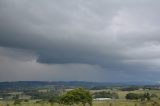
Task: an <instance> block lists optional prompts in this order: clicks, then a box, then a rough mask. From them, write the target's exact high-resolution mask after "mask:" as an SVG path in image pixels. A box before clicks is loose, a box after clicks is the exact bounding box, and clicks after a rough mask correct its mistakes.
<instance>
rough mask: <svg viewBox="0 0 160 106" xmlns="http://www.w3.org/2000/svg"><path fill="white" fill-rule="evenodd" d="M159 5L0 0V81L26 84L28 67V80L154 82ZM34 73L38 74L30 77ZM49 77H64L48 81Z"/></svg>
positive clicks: (145, 0)
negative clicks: (22, 81)
mask: <svg viewBox="0 0 160 106" xmlns="http://www.w3.org/2000/svg"><path fill="white" fill-rule="evenodd" d="M159 4H160V2H159V1H151V0H136V1H129V0H123V1H122V0H109V1H106V0H102V1H97V0H92V1H90V0H77V1H75V0H70V1H66V0H62V1H59V0H45V1H43V0H34V1H28V0H12V1H11V0H1V1H0V46H1V48H0V58H2V59H3V60H4V61H0V66H2V64H3V67H2V68H1V69H0V72H1V73H2V74H1V75H2V76H9V77H2V78H1V79H0V80H2V81H3V80H28V79H29V78H28V79H27V78H24V79H23V76H24V74H23V73H24V72H26V67H30V70H31V71H29V72H27V76H30V77H31V78H30V79H33V80H83V79H84V80H90V81H92V80H93V81H116V80H117V81H118V80H120V79H121V81H124V80H132V79H136V80H145V79H149V80H156V81H157V80H159V79H158V76H157V73H160V72H159V71H158V70H159V68H160V67H159V64H160V36H159V34H160V22H159V18H160V13H159V10H160V7H159ZM5 61H7V62H6V63H7V64H6V63H5ZM14 61H15V63H16V62H17V64H15V65H14V66H15V67H16V68H13V66H12V65H13V63H14ZM21 62H22V63H21ZM26 62H27V64H26V66H25V65H24V64H25V63H26ZM5 64H6V65H5ZM19 64H22V65H21V66H19ZM57 65H58V66H57ZM6 67H8V68H6ZM11 67H12V68H11ZM35 67H37V68H35ZM42 67H43V68H42ZM57 67H58V68H57ZM17 68H18V69H17ZM52 69H53V70H55V71H52ZM41 70H48V71H42V72H40V73H39V71H41ZM58 70H59V71H58ZM82 70H85V71H86V73H92V74H91V76H92V77H90V78H89V75H86V74H85V73H84V71H82ZM16 71H17V72H16ZM10 72H12V73H14V72H16V74H15V76H14V75H13V74H8V73H10ZM66 72H67V73H68V74H66ZM17 73H19V74H17ZM36 73H39V76H42V75H44V76H43V77H41V78H34V76H35V74H36ZM76 73H77V77H71V76H73V75H76ZM150 73H153V75H149V74H150ZM53 74H55V77H56V76H62V77H64V78H62V77H61V78H52V77H51V76H50V75H53ZM12 75H13V76H12ZM96 75H97V76H96ZM112 75H114V76H116V78H112V77H110V76H112ZM142 75H143V77H142ZM11 76H12V77H11ZM16 76H18V78H16V79H14V78H15V77H16ZM48 76H50V77H48ZM10 78H11V79H10ZM76 78H78V79H76Z"/></svg>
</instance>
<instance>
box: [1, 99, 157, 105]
mask: <svg viewBox="0 0 160 106" xmlns="http://www.w3.org/2000/svg"><path fill="white" fill-rule="evenodd" d="M7 104H8V105H7ZM159 104H160V101H149V102H148V101H146V102H140V101H131V100H109V101H94V102H93V106H160V105H159ZM0 106H66V105H60V104H57V103H55V104H53V105H51V104H50V103H47V102H46V103H45V102H44V103H35V102H34V101H29V102H22V103H21V104H20V105H14V104H13V101H8V102H4V101H0ZM73 106H83V105H82V104H79V105H76V104H75V105H73ZM87 106H88V105H87Z"/></svg>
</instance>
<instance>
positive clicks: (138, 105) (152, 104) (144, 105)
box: [0, 90, 160, 106]
mask: <svg viewBox="0 0 160 106" xmlns="http://www.w3.org/2000/svg"><path fill="white" fill-rule="evenodd" d="M100 91H110V92H116V93H118V95H119V99H115V100H105V101H93V106H160V99H159V98H160V90H135V91H120V90H100ZM94 92H97V90H91V93H94ZM145 92H149V93H150V94H156V95H157V96H158V98H156V99H152V100H150V101H143V102H142V101H140V100H126V99H125V96H126V94H127V93H138V94H143V93H145ZM0 106H65V105H60V104H57V103H55V104H53V105H51V104H50V103H48V102H40V103H36V100H29V102H21V104H20V105H14V101H3V100H1V101H0ZM73 106H83V105H82V104H78V105H76V104H75V105H73ZM87 106H88V105H87Z"/></svg>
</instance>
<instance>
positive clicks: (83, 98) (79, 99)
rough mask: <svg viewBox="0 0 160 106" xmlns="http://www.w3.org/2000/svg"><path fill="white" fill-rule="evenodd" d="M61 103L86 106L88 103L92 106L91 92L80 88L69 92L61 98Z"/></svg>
mask: <svg viewBox="0 0 160 106" xmlns="http://www.w3.org/2000/svg"><path fill="white" fill-rule="evenodd" d="M60 103H62V104H66V105H72V104H78V103H82V104H83V106H85V104H86V103H88V104H90V105H92V95H91V94H90V93H89V91H87V90H85V89H82V88H78V89H74V90H71V91H68V92H67V93H66V94H64V95H62V96H61V97H60Z"/></svg>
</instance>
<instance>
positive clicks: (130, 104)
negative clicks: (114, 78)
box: [0, 82, 160, 106]
mask: <svg viewBox="0 0 160 106" xmlns="http://www.w3.org/2000/svg"><path fill="white" fill-rule="evenodd" d="M29 83H31V82H29ZM38 83H39V82H38ZM32 84H34V83H33V82H32ZM32 84H30V86H28V87H23V86H24V85H25V86H26V85H27V84H26V82H25V83H21V84H19V86H16V87H15V86H14V87H13V88H12V87H10V85H7V84H4V83H3V86H2V85H1V91H0V98H1V99H0V106H67V105H66V104H62V103H59V102H58V100H59V99H58V98H59V97H60V96H61V95H64V94H66V93H67V92H70V91H72V90H74V89H77V88H79V87H83V88H84V89H86V90H87V91H89V92H90V94H91V95H92V97H93V99H94V98H97V97H102V98H110V99H108V100H93V101H92V105H93V106H160V90H159V85H156V86H155V85H154V86H153V85H152V86H144V85H143V86H135V85H134V86H131V85H127V86H126V85H123V86H122V85H121V86H119V85H118V86H115V85H114V86H112V85H110V86H107V85H106V86H104V84H103V87H102V86H101V85H100V84H98V85H96V84H95V85H96V87H93V85H94V84H93V83H92V84H87V83H85V84H82V83H81V84H80V83H79V82H78V84H75V82H74V84H71V83H70V84H67V83H65V84H64V83H63V84H64V85H63V84H62V83H60V84H58V83H56V85H55V83H54V84H53V83H52V84H50V83H49V84H46V83H43V84H42V83H39V84H37V83H36V84H37V85H36V84H35V85H36V86H35V85H34V86H32ZM11 85H12V84H11ZM13 85H14V84H13ZM13 85H12V86H13ZM16 85H17V84H16ZM20 85H21V86H20ZM22 85H23V86H22ZM62 85H63V86H62ZM78 85H81V86H78ZM97 87H98V89H97ZM2 88H3V89H2ZM127 94H134V95H136V96H137V98H134V97H133V98H126V95H127ZM68 105H71V106H83V104H82V103H81V102H77V103H74V102H73V104H68ZM85 105H86V106H88V105H89V104H87V103H86V104H85Z"/></svg>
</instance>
